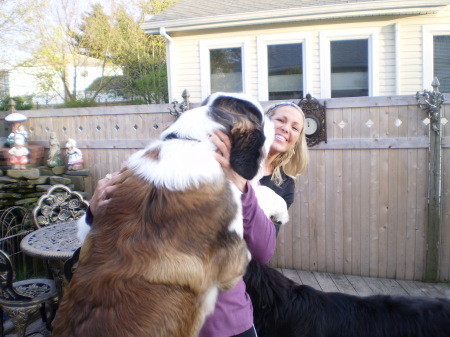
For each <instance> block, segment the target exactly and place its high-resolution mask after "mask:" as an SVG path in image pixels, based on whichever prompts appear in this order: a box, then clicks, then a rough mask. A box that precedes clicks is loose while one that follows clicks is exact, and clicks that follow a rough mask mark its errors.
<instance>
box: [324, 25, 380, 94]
mask: <svg viewBox="0 0 450 337" xmlns="http://www.w3.org/2000/svg"><path fill="white" fill-rule="evenodd" d="M378 36H379V30H377V29H363V30H357V31H339V30H336V31H327V32H321V33H320V35H319V38H320V50H319V54H320V96H321V97H322V98H331V97H357V96H378V92H379V90H378V87H379V83H378V77H379V74H378V73H379V58H378V56H377V55H378V54H379V47H378V45H379V38H378Z"/></svg>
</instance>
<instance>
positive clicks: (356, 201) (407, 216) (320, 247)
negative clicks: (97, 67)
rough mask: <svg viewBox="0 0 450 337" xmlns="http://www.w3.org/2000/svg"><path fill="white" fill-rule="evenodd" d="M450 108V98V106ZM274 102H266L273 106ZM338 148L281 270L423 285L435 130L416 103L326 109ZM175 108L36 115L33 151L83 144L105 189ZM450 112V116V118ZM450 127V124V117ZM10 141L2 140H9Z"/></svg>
mask: <svg viewBox="0 0 450 337" xmlns="http://www.w3.org/2000/svg"><path fill="white" fill-rule="evenodd" d="M447 98H449V97H447ZM269 104H270V102H263V105H264V106H267V105H269ZM326 106H327V112H326V113H327V133H328V142H327V143H326V144H325V143H320V144H319V145H317V146H315V147H312V148H311V149H310V150H311V151H310V157H311V161H310V164H309V167H308V170H307V172H306V173H305V174H304V175H303V176H301V177H299V178H298V181H297V186H296V201H295V203H294V204H293V205H292V207H291V209H290V214H291V221H290V222H289V223H288V224H287V225H286V226H284V228H282V230H281V231H280V234H279V237H278V243H277V251H276V255H275V257H274V258H273V260H272V262H271V264H272V265H274V266H277V267H284V268H296V269H304V270H312V271H324V272H336V273H345V274H353V275H362V276H372V277H387V278H397V279H411V280H421V279H422V278H423V275H424V268H425V267H424V263H425V254H426V222H427V193H428V171H427V170H428V144H429V141H428V126H427V125H426V124H425V123H423V120H424V119H425V118H426V115H425V113H424V112H423V111H422V110H420V109H419V108H418V107H417V105H416V99H415V97H414V96H412V95H411V96H395V97H366V98H351V99H349V98H340V99H328V100H326ZM169 108H172V106H171V105H168V104H163V105H140V106H118V107H101V108H98V107H97V108H79V109H61V110H35V111H26V112H25V114H26V115H27V116H28V117H29V119H28V121H27V122H26V126H27V129H28V130H29V133H30V141H31V142H35V143H40V144H44V145H45V146H47V147H48V139H49V132H50V131H55V132H56V133H57V135H58V137H59V140H60V141H61V143H62V144H63V146H64V144H65V141H66V140H67V138H75V139H76V140H77V141H78V144H79V147H80V148H81V149H82V151H83V153H84V156H85V159H86V165H87V167H88V168H89V169H90V182H91V183H90V184H89V183H88V185H89V186H87V188H86V189H87V192H88V195H90V194H91V193H92V191H93V189H94V188H95V183H96V181H97V180H98V179H101V178H102V177H104V176H105V174H106V173H108V172H112V171H116V170H118V169H119V168H120V166H121V164H122V163H123V162H124V161H125V160H126V159H127V158H128V156H129V155H130V154H131V153H133V152H135V151H136V150H137V149H140V148H142V147H144V146H145V145H146V144H147V143H148V141H149V139H152V138H156V137H158V135H159V134H160V132H161V130H163V129H164V128H165V127H167V126H168V125H169V124H170V123H172V122H173V120H174V117H173V116H172V115H170V113H169ZM449 109H450V106H449V105H445V104H444V106H443V115H444V117H445V116H450V113H449ZM447 118H449V117H447ZM449 127H450V126H448V125H447V126H443V142H442V143H443V148H442V151H443V160H442V162H443V170H442V173H443V174H442V179H443V186H442V226H441V240H440V245H439V249H440V251H439V252H440V259H439V278H440V280H441V281H448V280H449V279H450V228H449V225H450V178H449V175H450V146H449V145H450V137H449V132H448V131H447V130H446V128H447V129H448V128H449ZM0 135H1V134H0Z"/></svg>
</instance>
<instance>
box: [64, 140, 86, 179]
mask: <svg viewBox="0 0 450 337" xmlns="http://www.w3.org/2000/svg"><path fill="white" fill-rule="evenodd" d="M66 148H67V150H66V154H67V158H68V161H67V169H68V170H70V171H78V170H81V169H82V168H83V161H84V160H83V153H82V152H81V150H80V149H78V148H77V142H76V140H75V139H72V138H69V139H68V140H67V144H66Z"/></svg>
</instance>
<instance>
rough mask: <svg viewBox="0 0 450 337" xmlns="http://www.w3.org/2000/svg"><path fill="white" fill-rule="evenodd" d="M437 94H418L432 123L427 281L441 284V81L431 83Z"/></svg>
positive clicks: (426, 263)
mask: <svg viewBox="0 0 450 337" xmlns="http://www.w3.org/2000/svg"><path fill="white" fill-rule="evenodd" d="M431 86H432V87H433V91H429V90H424V92H423V93H419V92H417V94H416V99H417V101H418V106H419V107H420V108H421V109H422V110H425V111H426V112H427V114H428V118H429V119H430V126H429V128H430V131H429V137H430V146H429V159H428V160H429V169H428V217H427V220H428V223H427V238H426V240H427V247H426V258H425V275H424V278H425V281H428V282H437V281H438V279H439V244H440V232H441V230H440V229H441V186H442V185H441V184H442V178H441V170H442V165H441V162H442V150H441V142H442V135H441V117H442V113H441V105H442V103H443V102H444V95H442V94H441V93H440V92H439V89H438V88H439V80H438V79H437V77H435V78H434V80H433V82H432V83H431Z"/></svg>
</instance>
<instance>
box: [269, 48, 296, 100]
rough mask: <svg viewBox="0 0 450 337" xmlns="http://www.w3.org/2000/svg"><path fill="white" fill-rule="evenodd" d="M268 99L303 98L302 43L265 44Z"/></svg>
mask: <svg viewBox="0 0 450 337" xmlns="http://www.w3.org/2000/svg"><path fill="white" fill-rule="evenodd" d="M267 63H268V67H269V69H268V70H269V100H276V99H290V98H303V69H302V65H303V60H302V44H301V43H292V44H277V45H270V46H267Z"/></svg>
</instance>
